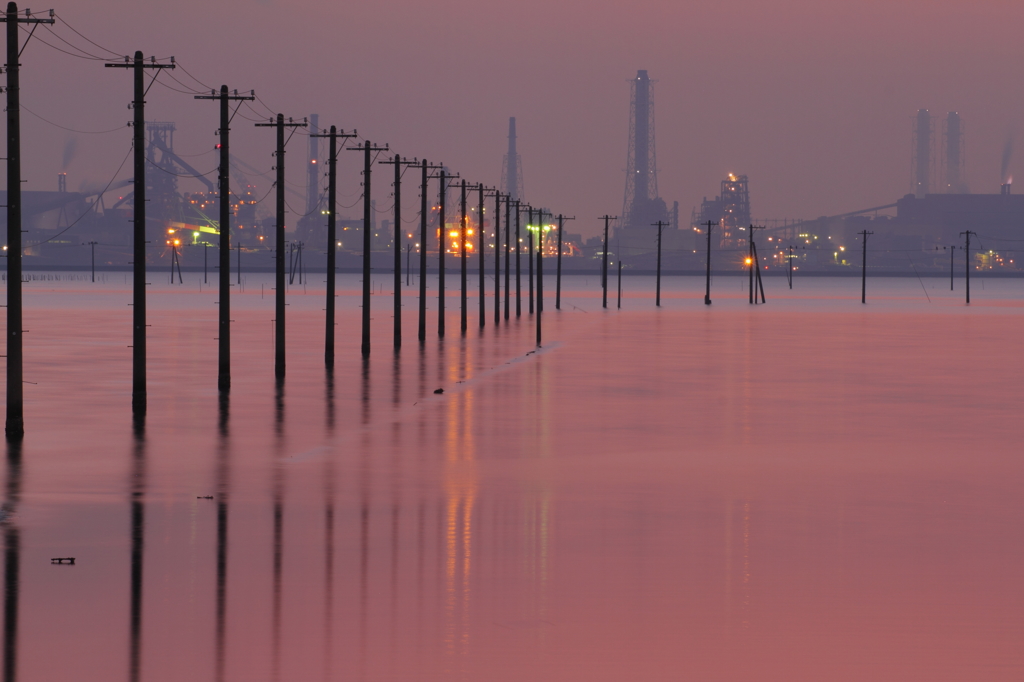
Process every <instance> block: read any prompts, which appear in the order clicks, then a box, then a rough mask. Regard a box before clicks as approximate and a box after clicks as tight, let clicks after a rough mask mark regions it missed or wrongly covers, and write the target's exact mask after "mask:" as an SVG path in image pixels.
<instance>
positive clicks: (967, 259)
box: [960, 230, 978, 305]
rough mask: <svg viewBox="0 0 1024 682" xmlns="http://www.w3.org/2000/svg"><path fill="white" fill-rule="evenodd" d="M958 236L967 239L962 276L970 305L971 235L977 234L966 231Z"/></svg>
mask: <svg viewBox="0 0 1024 682" xmlns="http://www.w3.org/2000/svg"><path fill="white" fill-rule="evenodd" d="M960 234H961V235H963V236H965V237H967V243H966V245H965V246H964V275H965V277H966V286H967V304H968V305H970V303H971V235H972V234H973V235H975V236H977V235H978V233H977V232H972V231H971V230H967V231H966V232H961V233H960Z"/></svg>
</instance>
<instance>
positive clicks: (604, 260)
mask: <svg viewBox="0 0 1024 682" xmlns="http://www.w3.org/2000/svg"><path fill="white" fill-rule="evenodd" d="M600 220H603V221H604V254H603V255H602V257H601V307H602V308H607V307H608V223H609V221H612V220H618V217H617V216H614V217H613V216H610V215H603V216H601V218H600Z"/></svg>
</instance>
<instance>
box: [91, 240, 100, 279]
mask: <svg viewBox="0 0 1024 682" xmlns="http://www.w3.org/2000/svg"><path fill="white" fill-rule="evenodd" d="M97 244H99V242H89V247H90V248H91V249H92V253H91V254H90V262H91V264H92V281H93V282H95V281H96V245H97Z"/></svg>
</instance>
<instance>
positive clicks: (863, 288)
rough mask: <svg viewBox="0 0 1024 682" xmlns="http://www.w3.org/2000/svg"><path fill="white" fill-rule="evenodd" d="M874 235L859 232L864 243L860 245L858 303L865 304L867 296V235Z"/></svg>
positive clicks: (865, 231)
mask: <svg viewBox="0 0 1024 682" xmlns="http://www.w3.org/2000/svg"><path fill="white" fill-rule="evenodd" d="M871 234H874V232H868V231H867V230H861V232H860V235H861V237H863V239H864V243H863V244H861V263H860V302H861V303H867V302H868V300H867V296H868V293H867V292H868V235H871Z"/></svg>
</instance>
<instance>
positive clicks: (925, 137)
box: [914, 109, 932, 199]
mask: <svg viewBox="0 0 1024 682" xmlns="http://www.w3.org/2000/svg"><path fill="white" fill-rule="evenodd" d="M931 163H932V117H931V114H929V113H928V110H927V109H919V110H918V112H917V118H916V120H915V123H914V196H915V197H917V198H918V199H923V198H924V195H925V194H928V192H929V191H930V189H931V187H930V181H931V178H930V177H929V173H928V171H929V170H930V168H931Z"/></svg>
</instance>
